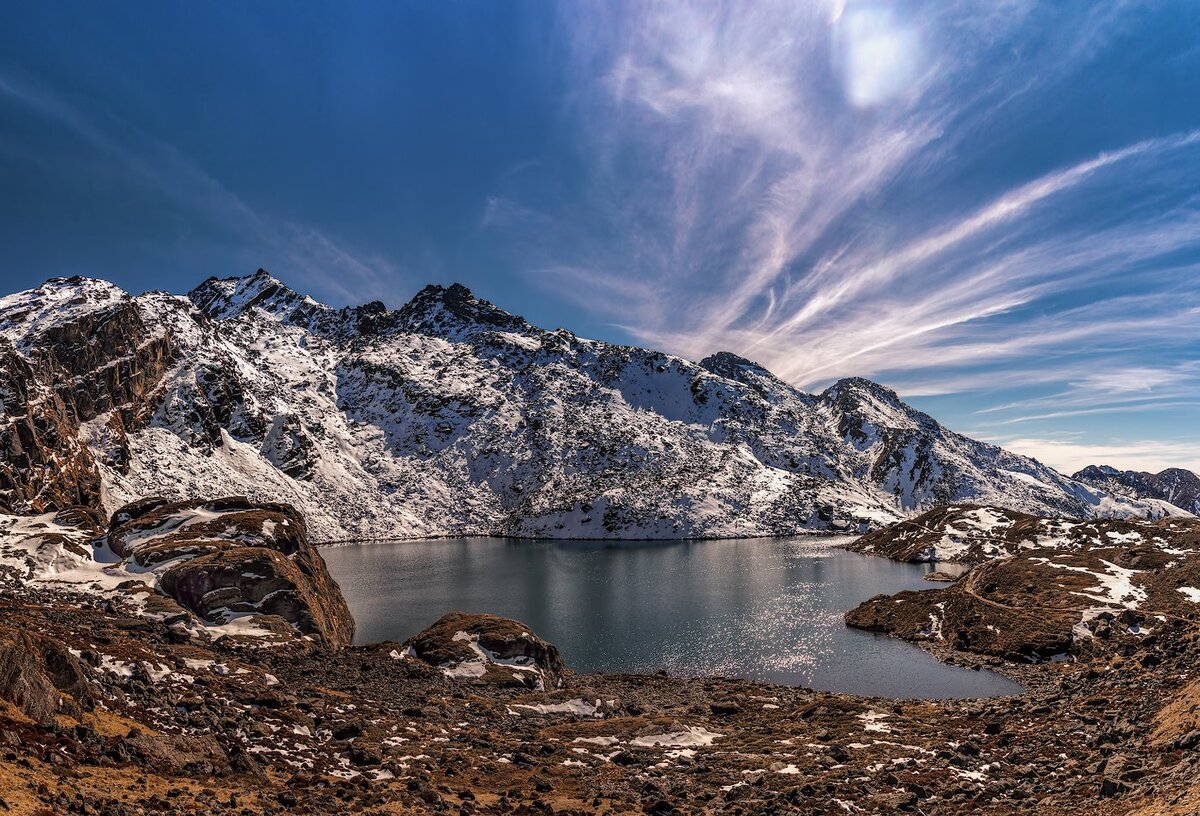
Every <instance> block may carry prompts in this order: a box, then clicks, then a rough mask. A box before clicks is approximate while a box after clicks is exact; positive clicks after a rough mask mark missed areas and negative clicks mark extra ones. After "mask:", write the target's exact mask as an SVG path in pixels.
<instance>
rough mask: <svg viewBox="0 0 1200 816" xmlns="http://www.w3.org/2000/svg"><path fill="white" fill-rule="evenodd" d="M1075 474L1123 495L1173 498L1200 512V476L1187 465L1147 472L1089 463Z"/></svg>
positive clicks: (1077, 477)
mask: <svg viewBox="0 0 1200 816" xmlns="http://www.w3.org/2000/svg"><path fill="white" fill-rule="evenodd" d="M1071 478H1072V479H1075V480H1076V481H1079V482H1083V483H1085V484H1089V485H1092V486H1094V487H1097V488H1100V489H1101V490H1107V491H1109V492H1112V493H1116V494H1118V495H1122V496H1131V497H1133V498H1139V499H1158V500H1161V501H1166V502H1170V503H1171V504H1173V505H1175V506H1176V507H1180V508H1183V509H1184V510H1186V511H1188V512H1189V513H1194V514H1197V515H1200V476H1197V475H1196V474H1195V473H1193V472H1192V471H1190V470H1186V469H1184V468H1167V469H1166V470H1161V471H1159V472H1158V473H1147V472H1146V471H1138V470H1117V469H1116V468H1114V467H1109V466H1108V465H1088V466H1087V467H1085V468H1084V469H1083V470H1080V471H1078V472H1076V473H1075V474H1074V475H1072V476H1071Z"/></svg>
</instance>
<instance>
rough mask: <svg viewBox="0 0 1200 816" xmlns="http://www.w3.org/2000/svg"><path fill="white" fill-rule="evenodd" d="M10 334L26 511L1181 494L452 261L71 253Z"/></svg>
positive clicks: (531, 515) (1, 477)
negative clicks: (580, 333) (306, 261)
mask: <svg viewBox="0 0 1200 816" xmlns="http://www.w3.org/2000/svg"><path fill="white" fill-rule="evenodd" d="M4 342H7V346H4V347H3V348H0V354H8V355H9V358H7V359H9V365H8V366H6V367H5V368H4V369H3V370H4V371H7V372H10V374H9V375H8V376H9V379H8V380H7V381H6V380H4V378H3V377H0V398H2V399H3V411H4V415H3V417H0V422H2V423H4V424H3V425H2V426H0V435H3V434H7V435H8V436H7V437H5V438H4V439H6V440H7V443H6V444H8V446H9V449H10V450H11V451H13V452H14V456H13V457H10V460H9V461H10V462H11V463H12V464H11V465H9V464H6V465H5V467H6V468H7V470H4V469H0V505H2V506H4V507H7V508H8V509H9V510H10V511H13V512H42V511H48V510H54V509H59V508H62V507H66V506H70V505H73V504H80V503H82V504H88V505H91V506H96V507H101V506H102V507H103V508H104V509H106V510H108V511H111V510H114V509H115V508H116V507H118V506H120V505H121V504H123V503H126V502H129V501H133V500H136V499H138V498H141V497H142V496H144V495H153V494H158V493H161V492H163V491H164V490H166V491H169V495H168V498H171V499H174V500H183V499H187V498H189V497H191V496H195V495H213V494H226V495H247V496H249V497H250V498H251V499H253V500H255V501H258V502H264V501H279V500H284V501H287V502H288V503H290V504H292V505H294V506H296V507H297V508H299V509H300V510H301V511H302V512H303V514H304V516H305V517H306V519H307V522H308V526H309V529H310V530H312V533H313V535H314V537H315V538H317V539H319V540H322V541H329V540H340V539H362V538H389V537H398V538H403V537H421V536H434V535H465V534H496V535H515V536H559V537H585V538H703V537H729V536H752V535H783V534H794V533H797V532H803V531H822V530H831V529H834V530H845V529H852V530H853V529H857V530H866V529H869V528H872V527H878V526H882V525H884V524H887V523H889V522H892V521H895V520H897V519H900V518H903V517H905V516H907V515H910V514H911V513H913V512H915V511H919V510H921V509H924V508H927V507H930V506H935V505H939V504H945V503H951V502H958V501H973V502H979V503H1004V504H1006V505H1007V506H1010V507H1013V508H1015V509H1019V510H1023V511H1028V512H1034V513H1041V514H1055V515H1070V516H1075V517H1090V516H1093V515H1102V516H1108V515H1135V516H1146V515H1162V514H1166V513H1177V512H1179V511H1178V509H1176V508H1173V507H1172V506H1171V505H1169V504H1168V503H1166V502H1163V501H1160V500H1154V499H1135V498H1130V497H1126V496H1113V495H1112V494H1110V493H1107V492H1105V491H1103V490H1098V489H1096V488H1093V487H1090V486H1088V485H1085V484H1083V483H1080V482H1076V481H1072V480H1069V479H1067V478H1065V477H1063V476H1061V475H1060V474H1058V473H1056V472H1055V471H1053V470H1051V469H1050V468H1047V467H1045V466H1043V465H1041V464H1039V463H1038V462H1036V461H1034V460H1031V459H1028V458H1026V457H1022V456H1018V455H1015V454H1012V453H1009V452H1006V451H1004V450H1001V449H999V448H996V447H993V446H990V445H986V444H983V443H980V442H976V441H974V440H970V439H968V438H966V437H963V436H961V435H958V434H955V433H953V432H951V431H949V430H947V429H945V428H943V427H942V426H940V425H939V424H938V423H937V422H936V421H934V420H933V419H932V418H930V417H928V416H927V415H925V414H922V413H920V412H918V411H915V410H913V409H912V408H911V407H909V406H907V405H905V404H904V403H903V402H902V401H901V400H900V399H899V398H898V397H897V395H896V394H895V393H894V392H892V391H890V390H889V389H887V388H884V387H883V386H880V385H878V384H875V383H871V382H869V381H866V380H861V379H853V378H852V379H847V380H842V381H840V382H838V383H837V384H835V385H834V386H832V387H830V388H829V389H827V390H826V391H824V392H823V393H821V394H807V393H804V392H801V391H798V390H797V389H795V388H792V387H791V386H789V385H787V384H786V383H783V382H782V381H780V380H779V379H777V378H775V377H774V376H773V375H771V374H770V373H769V372H767V371H766V370H765V369H763V368H762V367H761V366H758V365H756V364H754V363H753V362H751V361H749V360H745V359H744V358H741V357H738V356H737V355H733V354H730V353H728V352H721V353H718V354H715V355H712V356H711V357H708V358H706V359H705V360H703V361H701V362H700V363H698V364H697V363H692V362H689V361H687V360H682V359H680V358H677V357H672V356H670V355H666V354H662V353H658V352H653V351H648V350H645V349H638V348H632V347H626V346H616V345H612V344H608V343H601V342H597V341H592V340H586V339H584V338H580V337H577V336H575V335H573V334H571V333H570V332H567V331H564V330H557V331H553V332H550V331H544V330H542V329H539V328H537V327H534V326H532V325H530V324H529V323H527V322H526V321H524V320H523V319H521V318H520V317H517V316H515V315H511V314H509V313H507V312H504V311H503V310H502V309H499V308H498V307H496V306H494V305H492V304H490V303H487V302H486V301H482V300H479V299H477V298H475V297H474V296H472V294H471V293H470V292H469V291H468V290H467V289H465V288H464V287H462V286H458V285H455V286H451V287H448V288H446V287H440V286H428V287H425V288H424V289H422V290H421V291H420V292H419V293H418V294H417V295H416V296H415V297H414V298H413V299H412V301H410V302H409V303H408V304H406V305H405V306H404V307H402V308H400V309H398V310H389V309H387V308H386V307H384V306H383V304H380V303H370V304H366V305H364V306H359V307H352V308H344V309H334V308H331V307H329V306H325V305H323V304H320V303H318V302H316V301H314V300H313V299H312V298H309V297H307V296H303V295H300V294H298V293H296V292H294V291H293V290H291V289H289V288H288V287H286V286H285V285H283V284H282V283H281V282H280V281H278V280H277V279H275V278H273V277H271V276H270V275H269V274H267V273H266V272H263V271H262V270H260V271H259V272H258V273H256V274H254V275H250V276H246V277H242V278H230V279H216V278H213V279H210V280H208V281H205V282H204V283H202V284H201V285H200V286H199V287H197V288H196V289H195V290H194V291H193V292H192V293H190V295H189V296H188V297H180V296H175V295H168V294H165V293H155V292H151V293H147V294H144V295H140V296H137V297H130V296H129V295H128V294H126V293H124V292H122V291H121V290H119V289H117V288H116V287H114V286H112V285H111V284H107V283H104V282H102V281H94V280H89V279H82V278H70V279H56V280H53V281H49V282H47V283H46V284H45V285H44V286H42V287H39V288H38V289H35V290H30V291H29V292H24V293H19V294H17V295H10V296H8V297H6V298H3V299H0V343H4ZM5 349H8V351H5ZM23 367H24V368H23ZM26 368H27V369H28V371H29V372H30V373H26V370H25V369H26ZM6 382H7V385H6ZM0 441H4V440H0Z"/></svg>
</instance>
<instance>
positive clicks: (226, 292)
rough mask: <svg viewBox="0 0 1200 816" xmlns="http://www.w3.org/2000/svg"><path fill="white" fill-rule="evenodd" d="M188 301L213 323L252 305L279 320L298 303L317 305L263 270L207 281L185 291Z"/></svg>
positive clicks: (299, 304)
mask: <svg viewBox="0 0 1200 816" xmlns="http://www.w3.org/2000/svg"><path fill="white" fill-rule="evenodd" d="M188 299H189V300H191V301H192V303H194V304H196V307H197V308H199V309H200V310H201V311H203V312H204V313H205V314H207V315H208V316H209V317H211V318H214V319H216V320H227V319H229V318H231V317H237V316H239V315H242V314H245V313H246V312H247V311H249V310H250V309H251V308H253V307H255V306H257V307H258V308H260V309H262V310H263V311H265V312H269V313H272V314H276V315H278V316H280V317H283V316H285V315H287V314H290V313H291V312H293V311H295V310H296V308H297V307H299V306H301V305H302V304H308V305H310V306H313V307H316V306H318V305H319V304H317V302H316V301H314V300H313V299H312V298H309V297H305V296H304V295H301V294H300V293H299V292H296V291H295V290H293V289H291V288H289V287H288V286H287V285H286V284H284V283H283V281H281V280H279V279H278V278H276V277H274V276H273V275H272V274H271V273H270V272H268V271H267V270H265V269H259V270H258V271H256V272H255V273H254V274H252V275H243V276H241V277H232V278H217V277H212V278H209V279H208V280H206V281H204V282H203V283H201V284H200V285H199V286H197V287H196V288H195V289H193V290H192V291H190V292H188ZM325 308H328V307H325Z"/></svg>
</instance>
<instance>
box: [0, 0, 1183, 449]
mask: <svg viewBox="0 0 1200 816" xmlns="http://www.w3.org/2000/svg"><path fill="white" fill-rule="evenodd" d="M1197 32H1200V5H1198V4H1195V3H1190V2H1177V3H1135V2H1106V3H1085V2H1054V3H1045V4H1041V3H1033V2H1022V1H1021V0H1012V1H1011V2H1005V1H1003V0H998V1H997V2H985V3H975V2H971V3H967V2H952V1H946V0H942V1H940V2H929V3H905V2H863V3H855V2H851V0H845V2H841V0H829V2H816V1H814V2H811V3H803V2H796V0H788V1H787V2H770V0H756V1H755V2H752V3H751V2H746V3H741V4H723V5H717V4H699V3H695V4H680V3H672V2H645V3H616V2H611V3H609V2H606V3H594V4H593V3H584V2H570V3H556V2H548V1H547V2H520V1H518V2H512V3H490V2H447V3H422V4H416V3H412V4H406V3H372V2H361V1H360V2H355V3H337V4H334V3H330V4H317V3H307V2H294V3H274V2H272V3H268V2H261V3H217V2H214V3H181V2H180V3H173V2H168V3H162V2H156V3H137V2H121V3H109V4H101V3H94V2H81V3H63V2H53V0H51V1H49V2H47V0H41V1H40V2H29V3H27V2H9V3H5V4H4V5H3V6H2V7H0V185H2V187H3V190H4V193H5V194H4V196H3V197H2V198H0V207H2V217H0V243H2V245H3V247H4V261H5V262H4V264H3V266H2V271H0V276H2V281H0V282H2V283H3V285H4V289H5V290H6V291H11V290H16V289H21V288H26V287H28V286H33V285H36V284H37V283H39V282H40V281H41V280H43V279H44V278H46V277H50V276H53V275H66V274H87V275H93V276H96V277H103V278H107V279H110V280H113V281H114V282H117V283H119V284H121V285H122V286H124V287H126V288H127V289H130V290H132V291H142V290H145V289H151V288H154V289H169V290H172V291H186V290H187V289H188V288H190V287H191V286H192V285H194V284H195V283H196V282H198V281H199V280H201V279H203V278H205V277H207V276H208V275H213V274H216V275H222V276H226V275H236V274H245V273H248V272H252V271H253V270H254V269H256V268H257V267H259V266H265V267H267V268H268V269H270V270H271V271H272V272H274V273H275V274H277V275H278V276H279V277H281V278H283V279H285V280H286V281H288V282H289V283H290V284H292V285H293V286H295V287H296V288H298V289H302V290H305V291H308V292H310V293H312V294H313V295H314V296H316V297H318V298H320V299H322V300H325V301H326V302H330V303H333V304H335V305H343V304H347V303H355V302H363V301H366V300H370V299H374V298H380V299H382V300H384V301H385V302H388V303H389V304H391V305H399V304H401V303H403V302H404V301H406V300H407V299H408V298H409V297H410V296H411V295H412V293H413V292H415V291H416V289H418V288H419V287H420V286H422V285H423V284H425V283H427V282H431V281H432V282H442V283H449V282H451V281H461V282H463V283H465V284H466V285H468V286H470V287H471V288H472V289H474V290H475V291H476V292H477V293H479V294H480V295H482V296H484V297H487V298H489V299H491V300H493V301H495V302H497V303H499V304H501V305H502V306H504V307H506V308H508V309H509V310H511V311H515V312H518V313H521V314H524V315H525V316H527V317H528V318H529V319H531V320H532V321H533V322H535V323H538V324H540V325H544V326H547V327H549V328H554V327H557V326H566V327H569V328H571V329H572V330H574V331H576V332H578V333H580V334H584V335H588V336H593V337H600V338H603V339H608V340H615V341H619V342H632V343H637V344H640V345H649V346H654V347H658V348H662V349H664V350H667V351H671V352H674V353H678V354H681V355H683V356H686V357H691V358H699V357H701V356H704V355H705V354H708V353H710V352H712V351H715V350H718V349H729V350H732V351H735V352H738V353H741V354H744V355H745V356H748V357H751V358H753V359H756V360H758V361H760V362H762V363H764V364H765V365H767V366H768V367H770V368H771V369H772V370H774V371H775V372H776V373H778V374H780V375H781V376H783V377H784V378H786V379H788V380H789V381H791V382H794V383H795V384H797V385H799V386H801V387H803V388H806V389H818V388H821V387H824V386H825V385H827V384H828V383H829V382H831V381H833V380H834V379H836V378H838V377H841V376H846V375H861V376H867V377H871V378H873V379H876V380H879V381H881V382H884V383H887V384H889V385H891V386H893V387H894V388H896V389H897V390H898V391H899V392H900V393H901V394H902V395H903V396H905V397H906V398H908V399H909V400H910V401H911V402H913V403H914V404H916V405H918V406H919V407H921V408H924V409H925V410H928V411H929V412H930V413H932V414H933V415H934V416H936V417H937V418H939V419H941V420H943V421H944V422H946V423H947V424H949V425H950V426H951V427H953V428H955V429H956V430H960V431H963V432H966V433H969V434H972V435H974V436H977V437H980V438H984V439H988V440H991V441H996V442H999V443H1002V444H1005V445H1007V446H1009V447H1011V448H1013V449H1015V450H1019V451H1022V452H1026V453H1031V454H1033V455H1036V456H1038V457H1039V458H1041V459H1043V460H1044V461H1046V462H1048V463H1050V464H1052V465H1055V466H1057V467H1060V468H1063V469H1067V470H1070V469H1073V468H1075V467H1078V466H1080V465H1082V464H1084V463H1086V462H1090V461H1103V462H1110V463H1112V464H1115V465H1120V466H1126V467H1139V468H1141V467H1145V468H1151V469H1158V468H1161V467H1164V466H1167V465H1182V466H1188V467H1192V468H1194V469H1200V424H1198V423H1197V416H1200V332H1198V331H1197V329H1198V328H1200V286H1198V284H1200V272H1198V270H1200V84H1198V83H1197V79H1196V78H1197V77H1200V37H1198V36H1197Z"/></svg>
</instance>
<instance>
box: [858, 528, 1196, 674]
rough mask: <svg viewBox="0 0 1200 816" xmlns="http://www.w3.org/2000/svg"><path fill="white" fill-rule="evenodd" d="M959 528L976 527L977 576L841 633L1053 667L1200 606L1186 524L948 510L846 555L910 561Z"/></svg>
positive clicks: (912, 597)
mask: <svg viewBox="0 0 1200 816" xmlns="http://www.w3.org/2000/svg"><path fill="white" fill-rule="evenodd" d="M964 519H970V520H971V523H974V524H975V525H976V526H975V527H974V529H973V532H972V533H971V537H970V538H968V539H967V540H965V542H964V549H963V550H962V553H963V554H964V556H968V557H969V558H970V560H977V561H979V562H980V563H978V565H977V566H975V567H973V568H972V569H970V570H969V571H967V572H966V573H965V574H964V575H963V576H962V577H961V578H959V579H958V581H957V582H956V583H955V584H953V585H952V586H950V587H947V588H946V589H943V590H927V591H924V592H901V593H899V594H897V595H895V596H890V597H889V596H878V597H876V598H873V599H871V600H870V601H867V602H866V603H864V604H862V605H860V606H859V607H857V608H856V609H854V610H851V611H850V612H849V613H847V615H846V620H847V622H849V623H850V624H851V625H854V626H859V627H861V628H866V629H872V630H876V631H884V632H892V633H894V634H897V635H899V636H900V637H905V638H910V639H914V640H918V639H919V640H923V641H924V642H927V643H930V644H934V643H937V644H938V645H940V644H942V643H944V644H945V645H947V646H949V647H951V648H953V649H955V650H963V651H973V652H978V653H981V654H987V655H996V656H1001V657H1007V658H1018V659H1026V660H1049V661H1058V660H1070V659H1075V658H1076V657H1077V656H1078V655H1079V654H1080V653H1082V652H1087V651H1089V650H1094V649H1095V648H1098V647H1097V644H1096V643H1095V642H1094V641H1108V640H1110V639H1122V638H1133V639H1141V638H1146V637H1147V636H1149V635H1150V634H1151V632H1152V631H1153V629H1154V628H1155V627H1154V626H1148V625H1147V621H1148V620H1149V619H1150V618H1151V617H1158V618H1161V619H1163V620H1166V619H1168V618H1170V617H1180V616H1183V617H1188V616H1191V615H1193V614H1194V612H1193V611H1192V610H1191V609H1189V608H1188V607H1189V604H1190V603H1194V602H1197V601H1200V592H1196V591H1195V590H1192V589H1191V588H1192V586H1193V585H1195V584H1197V583H1200V581H1198V580H1197V579H1200V522H1198V521H1197V520H1195V519H1188V518H1168V519H1158V520H1139V521H1128V520H1116V519H1098V520H1091V521H1082V522H1080V521H1070V520H1065V519H1054V518H1038V517H1033V516H1027V515H1024V514H1016V513H1013V512H1011V511H1000V510H997V509H994V508H991V509H985V508H964V507H948V508H944V509H942V510H938V511H932V512H930V513H926V514H924V515H923V516H920V517H918V518H916V519H912V520H908V521H904V522H900V523H899V524H897V525H895V526H894V527H892V528H888V529H886V530H882V531H878V532H875V533H871V534H869V535H867V536H864V537H863V538H861V539H859V540H858V541H857V542H855V543H854V544H851V545H850V546H851V548H852V549H860V550H866V551H869V552H873V553H876V554H880V555H890V556H892V557H895V558H901V559H907V558H912V557H914V555H916V556H919V555H920V554H921V553H922V552H924V549H925V542H926V541H928V540H930V539H934V540H936V539H939V538H940V537H942V536H944V535H945V534H946V530H956V531H961V530H964V529H965V528H966V527H967V524H964ZM981 542H986V544H987V547H984V546H982V545H981ZM994 551H995V552H998V553H999V554H997V555H993V554H992V553H993V552H994ZM1193 593H1194V595H1193Z"/></svg>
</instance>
